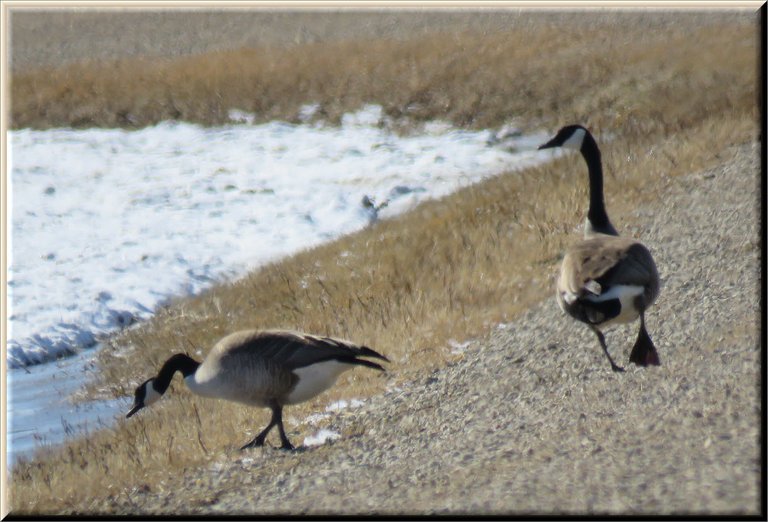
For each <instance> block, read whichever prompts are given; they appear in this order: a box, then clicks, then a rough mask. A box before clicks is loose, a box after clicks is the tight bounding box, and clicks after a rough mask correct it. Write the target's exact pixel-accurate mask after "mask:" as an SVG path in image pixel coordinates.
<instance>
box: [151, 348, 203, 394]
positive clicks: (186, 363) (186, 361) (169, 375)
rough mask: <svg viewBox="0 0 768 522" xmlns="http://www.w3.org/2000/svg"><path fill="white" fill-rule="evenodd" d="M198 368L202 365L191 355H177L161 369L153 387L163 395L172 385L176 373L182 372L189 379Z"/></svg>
mask: <svg viewBox="0 0 768 522" xmlns="http://www.w3.org/2000/svg"><path fill="white" fill-rule="evenodd" d="M198 366H200V363H199V362H197V361H196V360H194V359H193V358H192V357H190V356H189V355H185V354H183V353H177V354H176V355H174V356H173V357H171V358H170V359H168V360H167V361H165V364H163V367H162V368H160V373H158V374H157V377H155V382H154V383H153V386H154V388H155V390H157V392H158V393H161V394H163V393H165V390H167V389H168V386H170V385H171V379H173V374H174V373H176V372H181V374H182V375H183V376H184V377H189V376H190V375H192V374H193V373H195V372H196V371H197V367H198Z"/></svg>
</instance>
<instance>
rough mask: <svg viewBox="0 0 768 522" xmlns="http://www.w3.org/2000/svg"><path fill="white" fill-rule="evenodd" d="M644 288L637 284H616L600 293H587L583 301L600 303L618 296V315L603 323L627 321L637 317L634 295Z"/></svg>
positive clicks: (641, 291) (637, 294)
mask: <svg viewBox="0 0 768 522" xmlns="http://www.w3.org/2000/svg"><path fill="white" fill-rule="evenodd" d="M644 290H645V288H643V287H642V286H638V285H616V286H612V287H610V288H609V289H608V291H607V292H604V293H602V294H600V295H589V296H586V297H585V298H584V300H585V301H592V302H593V303H600V302H602V301H608V300H610V299H616V298H618V299H619V301H620V302H621V312H619V315H617V316H616V317H614V318H613V319H611V320H610V321H606V322H605V323H603V325H608V324H611V323H628V322H631V321H634V320H635V319H637V317H638V315H640V313H639V311H638V310H637V308H635V302H634V301H635V297H637V296H639V295H641V294H642V293H643V291H644Z"/></svg>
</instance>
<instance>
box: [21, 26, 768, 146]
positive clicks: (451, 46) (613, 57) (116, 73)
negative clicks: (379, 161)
mask: <svg viewBox="0 0 768 522" xmlns="http://www.w3.org/2000/svg"><path fill="white" fill-rule="evenodd" d="M755 38H756V34H755V27H750V26H748V25H744V24H736V23H730V24H724V25H716V26H714V27H712V26H707V27H701V28H691V27H690V26H688V25H687V24H681V25H680V27H679V28H672V29H666V30H664V31H658V30H656V31H654V30H649V29H648V28H647V27H645V26H643V25H638V26H636V27H633V26H629V27H626V26H622V27H620V28H612V27H611V26H605V27H596V28H595V29H594V30H590V31H585V30H584V28H582V27H574V28H569V27H545V28H540V27H535V26H534V27H520V28H517V29H516V30H515V31H514V32H511V33H508V34H492V35H489V36H484V35H481V34H473V33H453V34H445V35H438V36H425V37H421V38H419V39H415V40H408V41H402V42H392V41H385V40H376V41H347V42H340V43H333V42H331V43H318V44H311V45H306V46H301V47H298V48H290V49H281V48H273V49H243V50H239V51H228V52H216V53H210V54H206V55H201V56H195V57H188V58H183V59H179V60H176V61H170V62H169V61H166V60H161V59H153V60H149V59H147V60H142V59H131V60H123V61H117V62H114V63H112V64H109V65H103V64H90V65H88V64H85V65H77V64H76V65H72V66H69V67H66V68H62V69H54V70H39V71H36V72H33V73H28V74H18V75H15V76H14V77H13V78H12V84H11V96H12V115H11V124H12V126H13V127H14V128H21V127H35V128H46V127H51V126H92V125H97V126H108V127H112V126H128V127H141V126H145V125H150V124H153V123H156V122H159V121H161V120H166V119H182V120H187V121H193V122H199V123H202V124H220V123H224V122H227V121H228V116H227V114H228V111H229V110H230V109H233V108H236V109H241V110H246V111H249V112H253V113H254V114H256V116H257V119H258V120H268V119H274V118H281V119H286V120H295V119H296V118H297V116H298V111H299V108H300V106H301V105H302V104H305V103H310V102H314V103H318V104H319V105H320V107H321V111H320V114H321V115H322V116H323V117H324V118H326V119H327V120H329V121H330V122H337V121H338V120H339V118H340V117H341V115H342V114H344V113H345V112H349V111H352V110H355V109H357V108H359V107H360V106H361V105H362V104H363V103H366V102H374V103H379V104H381V105H383V106H384V108H385V110H386V112H387V113H388V114H389V115H390V116H395V117H400V116H407V117H408V118H412V119H416V120H428V119H434V118H445V119H449V120H451V121H453V122H454V123H456V124H459V125H466V126H473V127H483V128H484V127H490V126H495V125H498V124H501V123H504V122H506V121H508V120H509V119H511V118H516V119H521V120H527V121H528V122H534V123H540V122H542V121H544V120H545V119H548V118H550V117H552V116H553V115H558V116H559V119H561V120H575V121H586V122H587V123H589V124H590V125H592V126H593V127H608V128H612V129H615V130H616V131H619V130H621V131H624V132H626V131H637V132H640V133H643V134H647V133H649V131H653V130H655V129H657V128H661V129H664V130H673V131H674V130H678V129H680V128H684V127H685V126H687V124H688V123H689V122H690V121H695V119H696V117H697V113H698V112H700V111H702V110H703V111H713V112H718V111H727V110H729V109H731V108H733V107H738V106H740V105H741V104H743V103H745V102H747V103H750V104H754V103H755V92H754V83H753V82H750V81H749V80H750V78H751V77H752V74H753V73H754V69H755V67H756V65H757V64H756V56H755V49H756V47H755V45H756V40H755ZM565 42H567V45H564V43H565ZM745 71H748V73H747V74H745ZM705 85H709V86H716V87H715V88H714V89H713V90H700V91H698V92H695V93H694V92H693V89H697V88H700V87H702V86H705ZM658 100H663V101H664V103H663V104H659V103H657V101H658Z"/></svg>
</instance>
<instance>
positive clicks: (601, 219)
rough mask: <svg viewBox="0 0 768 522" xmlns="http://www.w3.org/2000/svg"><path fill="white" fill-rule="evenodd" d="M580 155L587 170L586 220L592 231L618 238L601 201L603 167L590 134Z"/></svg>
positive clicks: (603, 202) (597, 149)
mask: <svg viewBox="0 0 768 522" xmlns="http://www.w3.org/2000/svg"><path fill="white" fill-rule="evenodd" d="M581 155H582V156H584V161H586V162H587V169H589V212H588V213H587V219H589V222H590V224H591V225H592V231H593V232H597V233H600V234H609V235H612V236H618V235H619V233H618V232H616V229H615V228H614V227H613V225H612V224H611V220H610V219H608V212H606V210H605V200H604V199H603V165H602V161H601V159H600V149H599V148H598V147H597V142H595V139H594V138H593V137H592V135H591V134H590V133H587V134H586V136H584V141H583V142H582V144H581Z"/></svg>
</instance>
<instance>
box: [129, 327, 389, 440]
mask: <svg viewBox="0 0 768 522" xmlns="http://www.w3.org/2000/svg"><path fill="white" fill-rule="evenodd" d="M360 357H374V358H376V359H381V360H383V361H387V362H389V359H387V358H386V357H384V356H383V355H381V354H380V353H377V352H375V351H373V350H371V349H370V348H368V347H366V346H360V345H357V344H353V343H351V342H349V341H343V340H341V339H334V338H331V337H318V336H315V335H309V334H305V333H300V332H291V331H286V330H263V331H260V330H244V331H240V332H235V333H233V334H230V335H228V336H226V337H224V338H223V339H221V340H220V341H219V342H218V343H216V345H215V346H214V347H213V349H211V351H210V353H209V354H208V356H207V357H206V358H205V360H204V361H203V362H202V363H199V362H197V361H195V360H194V359H192V358H191V357H189V356H188V355H185V354H183V353H177V354H176V355H174V356H172V357H171V358H170V359H168V360H167V361H165V364H163V367H162V368H160V373H158V374H157V376H156V377H153V378H151V379H149V380H147V381H145V382H144V383H142V384H141V385H140V386H139V387H138V388H136V393H135V397H134V402H133V407H132V408H131V411H129V412H128V414H127V415H126V417H130V416H131V415H133V414H135V413H136V412H137V411H139V410H140V409H142V408H144V407H145V406H149V405H150V404H152V403H154V402H156V401H157V400H158V399H159V398H160V397H162V396H163V394H164V393H165V392H166V390H167V389H168V386H170V384H171V379H172V378H173V374H174V373H176V372H177V371H178V372H181V374H182V375H183V376H184V382H185V383H186V384H187V387H188V388H189V389H190V390H192V392H193V393H196V394H197V395H202V396H203V397H212V398H216V399H227V400H230V401H235V402H241V403H243V404H248V405H249V406H260V407H262V408H269V409H271V410H272V420H270V421H269V424H268V425H267V427H266V428H264V430H263V431H262V432H261V433H259V434H258V435H256V437H255V438H254V439H253V440H252V441H251V442H249V443H248V444H246V445H245V446H243V447H242V448H240V449H241V450H242V449H246V448H251V447H254V446H263V445H264V439H266V437H267V433H269V430H271V429H272V428H273V427H274V426H277V428H278V430H279V431H280V441H281V442H282V446H281V448H282V449H294V447H293V445H292V444H291V443H290V441H288V437H286V435H285V429H284V427H283V406H286V405H288V404H297V403H299V402H304V401H306V400H309V399H311V398H312V397H314V396H316V395H318V394H320V393H321V392H323V391H325V390H327V389H328V388H330V387H331V386H333V383H334V382H336V378H337V377H338V376H339V375H340V374H341V373H342V372H344V371H346V370H349V369H350V368H353V367H354V366H358V365H359V366H367V367H369V368H374V369H376V370H381V371H384V368H382V367H381V366H380V365H379V364H377V363H375V362H371V361H368V360H366V359H360Z"/></svg>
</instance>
